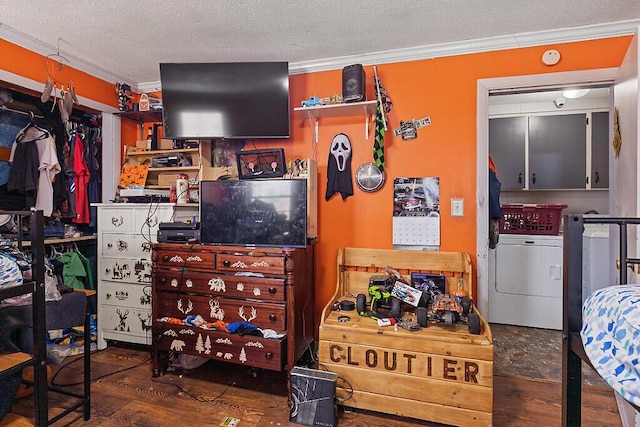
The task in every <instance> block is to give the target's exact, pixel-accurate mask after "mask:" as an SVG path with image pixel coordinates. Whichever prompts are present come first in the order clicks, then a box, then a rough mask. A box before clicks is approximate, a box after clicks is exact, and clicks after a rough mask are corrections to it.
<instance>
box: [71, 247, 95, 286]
mask: <svg viewBox="0 0 640 427" xmlns="http://www.w3.org/2000/svg"><path fill="white" fill-rule="evenodd" d="M76 253H77V254H78V258H80V261H81V262H82V265H83V266H84V269H85V271H86V273H87V274H86V276H85V280H84V288H85V289H91V290H95V289H96V287H95V284H94V281H93V269H92V268H91V262H90V261H89V259H88V258H87V257H86V256H84V255H83V254H82V253H81V252H80V251H78V250H76Z"/></svg>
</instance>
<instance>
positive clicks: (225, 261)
mask: <svg viewBox="0 0 640 427" xmlns="http://www.w3.org/2000/svg"><path fill="white" fill-rule="evenodd" d="M222 265H224V266H225V267H229V266H230V265H231V261H229V260H228V259H225V260H224V261H222Z"/></svg>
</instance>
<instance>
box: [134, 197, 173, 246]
mask: <svg viewBox="0 0 640 427" xmlns="http://www.w3.org/2000/svg"><path fill="white" fill-rule="evenodd" d="M135 216H136V221H135V223H136V228H135V229H136V232H138V233H140V234H142V235H144V236H147V237H148V238H149V239H150V240H151V241H152V242H154V243H156V242H157V241H158V226H159V225H160V223H161V222H169V221H171V218H172V217H173V207H170V206H159V207H158V206H157V207H156V208H152V209H149V208H148V207H147V208H145V209H136V211H135Z"/></svg>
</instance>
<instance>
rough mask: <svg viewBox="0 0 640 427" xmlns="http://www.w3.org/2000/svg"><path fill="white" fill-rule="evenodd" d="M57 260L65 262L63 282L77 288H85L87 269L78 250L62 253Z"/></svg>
mask: <svg viewBox="0 0 640 427" xmlns="http://www.w3.org/2000/svg"><path fill="white" fill-rule="evenodd" d="M57 260H58V261H59V262H61V263H62V264H63V267H62V283H64V284H65V285H67V286H70V287H72V288H75V289H84V279H85V277H86V276H87V271H86V270H85V268H84V264H83V263H82V259H81V258H80V256H79V255H78V253H77V252H73V251H68V252H63V253H61V254H60V255H59V256H58V258H57Z"/></svg>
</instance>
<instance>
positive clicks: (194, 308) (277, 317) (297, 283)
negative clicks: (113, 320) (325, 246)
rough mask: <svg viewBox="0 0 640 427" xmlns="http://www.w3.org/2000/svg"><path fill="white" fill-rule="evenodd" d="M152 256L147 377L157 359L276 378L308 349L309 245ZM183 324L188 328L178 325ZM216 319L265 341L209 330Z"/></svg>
mask: <svg viewBox="0 0 640 427" xmlns="http://www.w3.org/2000/svg"><path fill="white" fill-rule="evenodd" d="M152 251H153V253H152V260H153V281H152V289H153V295H152V301H153V304H152V314H153V342H152V357H153V374H154V376H157V375H159V374H160V371H161V369H163V367H162V366H160V365H161V363H160V358H159V354H160V353H161V352H167V351H175V352H178V353H184V354H190V355H195V356H201V357H207V358H211V359H216V360H221V361H225V362H229V363H236V364H244V365H247V366H252V367H257V368H264V369H269V370H277V371H281V370H290V369H291V368H292V367H293V366H294V364H295V362H296V361H297V360H298V359H299V358H300V357H301V356H302V354H303V353H304V352H305V350H306V349H307V348H308V347H309V346H310V345H311V343H312V341H313V336H314V334H313V307H314V303H313V294H314V290H313V265H314V264H313V246H308V247H307V248H295V249H287V248H246V247H233V246H210V245H187V244H172V243H160V244H154V245H152ZM198 315H199V316H201V318H200V319H198V318H196V317H195V316H198ZM185 319H192V320H194V319H195V323H196V324H195V325H189V324H184V323H183V322H181V321H183V320H185ZM218 320H219V321H222V322H225V323H227V324H235V323H236V322H246V323H249V324H251V325H255V326H257V327H258V328H260V329H261V330H262V331H268V332H269V333H270V334H269V335H268V336H269V337H268V338H265V337H261V336H256V335H253V334H245V335H243V334H239V333H230V332H226V331H224V330H220V328H216V329H211V328H210V327H211V326H212V323H214V322H216V321H218ZM202 321H204V322H206V323H205V324H202V323H201V322H202ZM203 326H205V327H203ZM272 335H277V337H271V336H272Z"/></svg>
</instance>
